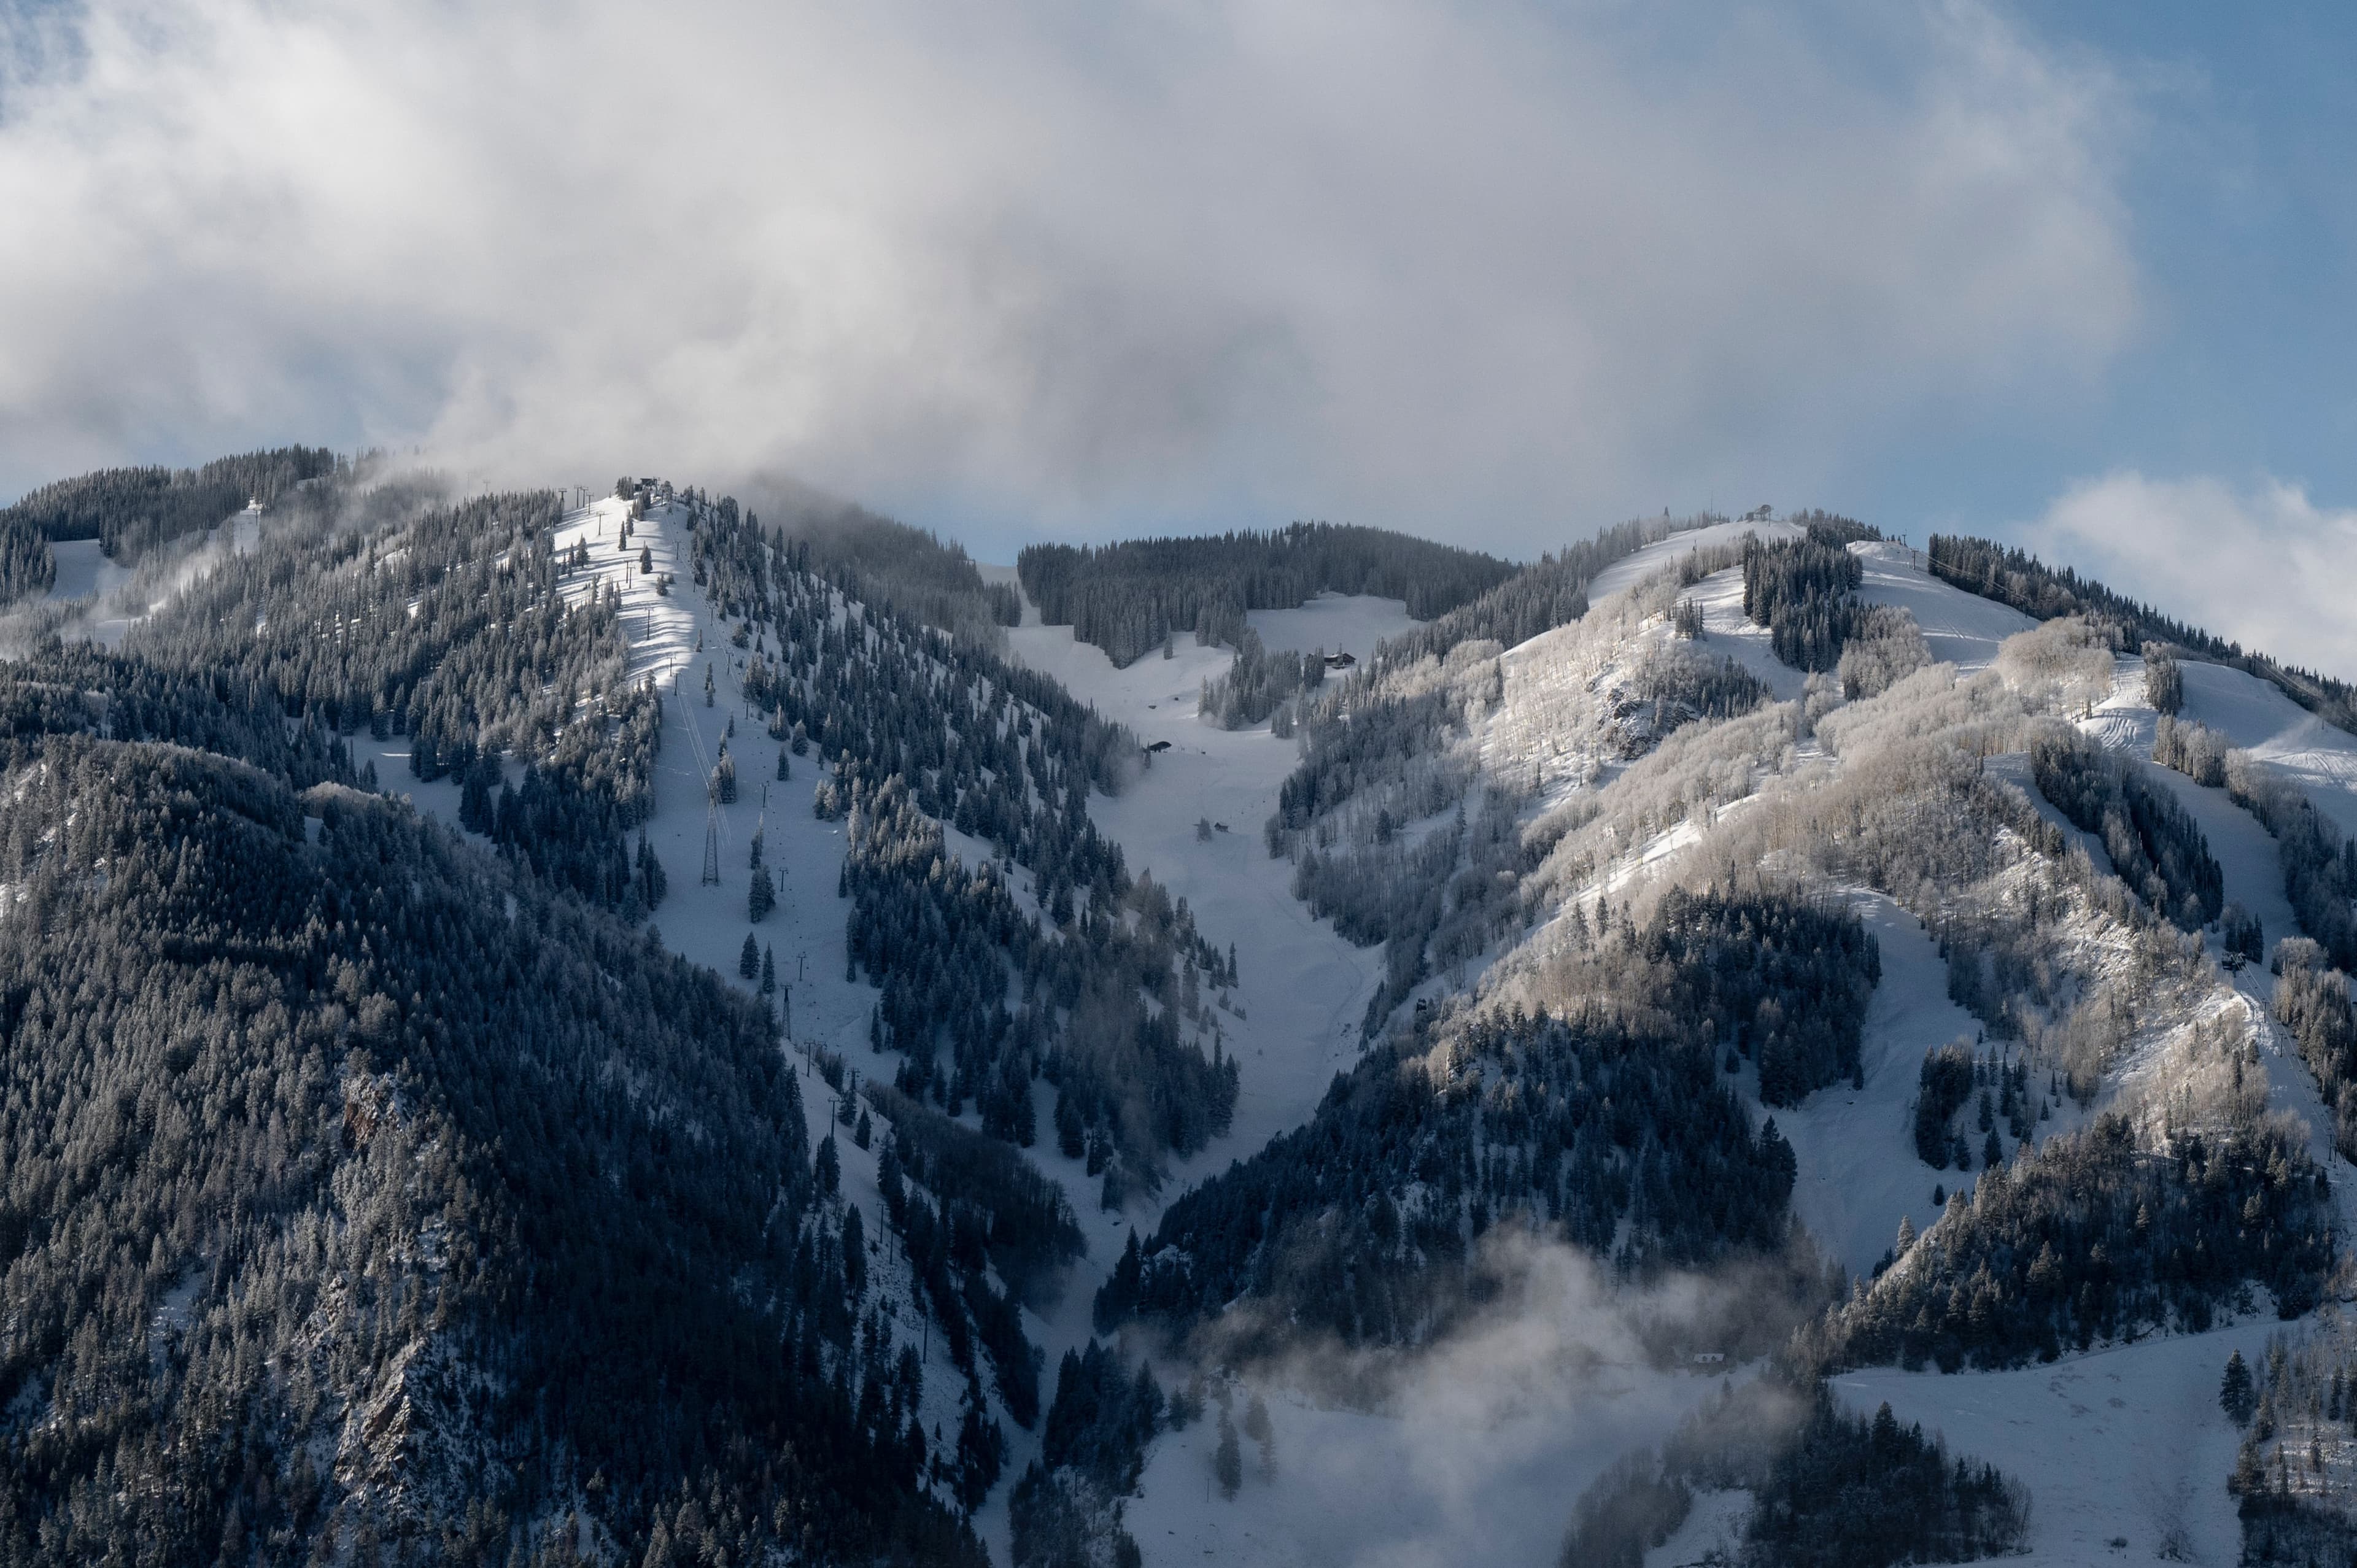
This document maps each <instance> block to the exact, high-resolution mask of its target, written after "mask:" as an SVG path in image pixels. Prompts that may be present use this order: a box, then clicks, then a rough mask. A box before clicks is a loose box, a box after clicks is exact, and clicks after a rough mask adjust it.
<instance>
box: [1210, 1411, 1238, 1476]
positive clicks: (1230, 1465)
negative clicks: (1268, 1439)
mask: <svg viewBox="0 0 2357 1568" xmlns="http://www.w3.org/2000/svg"><path fill="white" fill-rule="evenodd" d="M1211 1473H1212V1474H1213V1475H1214V1476H1216V1477H1218V1478H1219V1482H1220V1496H1222V1497H1223V1498H1233V1497H1234V1496H1235V1495H1236V1489H1237V1488H1238V1487H1242V1486H1243V1484H1244V1455H1243V1448H1242V1446H1240V1445H1239V1444H1237V1442H1236V1424H1235V1423H1234V1422H1232V1421H1230V1420H1229V1419H1228V1412H1226V1411H1224V1410H1223V1411H1222V1412H1220V1446H1219V1451H1218V1452H1217V1453H1216V1454H1214V1455H1212V1458H1211Z"/></svg>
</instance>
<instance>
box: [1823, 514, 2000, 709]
mask: <svg viewBox="0 0 2357 1568" xmlns="http://www.w3.org/2000/svg"><path fill="white" fill-rule="evenodd" d="M1849 549H1850V553H1851V554H1853V555H1855V556H1857V558H1858V560H1859V561H1860V562H1861V563H1862V564H1864V567H1865V572H1866V575H1865V578H1864V580H1863V581H1862V582H1860V583H1859V585H1858V589H1857V596H1858V597H1859V598H1861V599H1864V600H1865V601H1866V602H1867V603H1868V604H1872V605H1896V606H1898V607H1900V608H1901V609H1904V610H1906V611H1907V612H1909V613H1910V614H1911V615H1912V616H1914V618H1915V624H1916V625H1917V626H1919V627H1921V628H1922V630H1923V640H1924V641H1925V642H1927V643H1929V644H1931V647H1932V658H1933V659H1934V660H1938V661H1939V662H1941V663H1943V664H1953V665H1954V666H1955V667H1956V668H1957V669H1958V670H1959V671H1962V672H1964V673H1965V674H1967V675H1969V674H1972V673H1974V672H1975V671H1980V670H1985V669H1986V668H1987V667H1988V666H1989V665H1990V664H1991V663H1993V662H1994V661H1995V660H1996V650H1997V645H1998V644H1999V643H2001V642H2003V641H2004V640H2005V639H2007V638H2008V637H2011V636H2012V635H2013V634H2014V633H2016V632H2018V631H2028V630H2029V628H2031V627H2033V626H2036V625H2037V624H2038V623H2037V622H2036V621H2034V620H2031V619H2030V618H2029V617H2028V616H2026V615H2023V614H2022V613H2021V612H2020V611H2019V610H2017V609H2014V608H2012V607H2010V606H2007V605H2001V604H1998V603H1997V602H1996V600H1995V599H1985V598H1982V597H1981V596H1979V595H1977V594H1968V593H1966V592H1964V590H1963V589H1962V588H1957V587H1952V586H1950V585H1948V584H1946V583H1943V582H1942V581H1940V579H1938V578H1937V577H1934V576H1932V574H1931V572H1930V571H1929V570H1928V569H1927V568H1926V567H1925V565H1924V555H1923V553H1922V552H1921V551H1920V550H1913V549H1910V548H1909V547H1908V546H1906V545H1903V544H1894V543H1890V542H1875V541H1871V540H1869V541H1866V542H1860V543H1857V544H1853V545H1851V546H1850V547H1849Z"/></svg>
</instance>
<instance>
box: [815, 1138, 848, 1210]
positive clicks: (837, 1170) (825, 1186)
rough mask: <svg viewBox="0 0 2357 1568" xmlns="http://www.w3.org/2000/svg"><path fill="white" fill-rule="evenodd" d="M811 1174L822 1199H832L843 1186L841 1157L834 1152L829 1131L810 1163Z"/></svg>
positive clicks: (832, 1139) (832, 1140)
mask: <svg viewBox="0 0 2357 1568" xmlns="http://www.w3.org/2000/svg"><path fill="white" fill-rule="evenodd" d="M811 1173H812V1175H813V1176H816V1177H817V1179H818V1190H819V1196H820V1197H834V1193H835V1189H836V1188H837V1187H841V1186H842V1185H843V1156H842V1155H838V1154H836V1153H835V1152H834V1133H833V1131H831V1130H830V1131H829V1132H828V1133H827V1135H826V1142H825V1143H823V1144H820V1145H819V1146H818V1154H817V1155H816V1156H815V1157H814V1158H813V1160H812V1162H811Z"/></svg>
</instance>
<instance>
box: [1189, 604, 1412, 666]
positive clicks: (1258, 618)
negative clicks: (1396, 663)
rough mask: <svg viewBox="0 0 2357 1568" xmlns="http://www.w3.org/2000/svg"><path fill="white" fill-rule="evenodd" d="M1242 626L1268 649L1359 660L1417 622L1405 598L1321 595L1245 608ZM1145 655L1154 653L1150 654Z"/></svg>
mask: <svg viewBox="0 0 2357 1568" xmlns="http://www.w3.org/2000/svg"><path fill="white" fill-rule="evenodd" d="M1244 624H1245V625H1246V626H1248V627H1250V628H1253V630H1254V631H1255V632H1257V633H1259V634H1260V640H1261V646H1262V647H1264V648H1265V649H1267V650H1269V651H1270V652H1271V653H1308V652H1310V651H1311V650H1317V649H1323V650H1325V651H1326V652H1328V653H1350V654H1353V655H1355V656H1357V657H1358V658H1360V659H1361V660H1363V659H1365V658H1366V657H1367V655H1369V654H1370V653H1372V652H1373V651H1374V650H1375V644H1376V643H1378V642H1381V641H1383V640H1384V639H1386V638H1394V637H1398V636H1399V635H1401V634H1402V633H1404V632H1405V631H1408V630H1410V629H1411V628H1414V627H1415V626H1416V625H1418V624H1419V623H1418V622H1417V621H1416V620H1415V618H1413V617H1411V616H1410V615H1409V614H1408V613H1407V601H1406V600H1405V599H1380V598H1376V597H1374V596H1372V595H1369V594H1320V595H1318V596H1317V597H1316V598H1314V599H1311V600H1310V601H1309V602H1308V604H1306V605H1303V606H1302V607H1299V608H1298V609H1290V610H1246V611H1245V612H1244ZM1146 657H1147V658H1149V659H1150V658H1152V657H1154V656H1153V655H1152V654H1148V655H1146Z"/></svg>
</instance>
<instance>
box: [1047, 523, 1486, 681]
mask: <svg viewBox="0 0 2357 1568" xmlns="http://www.w3.org/2000/svg"><path fill="white" fill-rule="evenodd" d="M1015 564H1016V571H1017V575H1019V576H1020V578H1021V580H1022V583H1023V590H1024V592H1025V593H1027V594H1028V595H1029V596H1031V600H1032V602H1033V603H1034V604H1036V605H1038V606H1039V618H1040V619H1041V620H1043V621H1045V622H1046V623H1047V624H1048V625H1049V626H1069V627H1071V628H1072V635H1073V636H1074V637H1075V638H1077V639H1080V640H1081V641H1082V642H1085V643H1089V644H1091V645H1092V646H1093V647H1097V648H1101V649H1103V650H1104V651H1105V655H1106V657H1108V658H1110V659H1111V660H1113V661H1114V666H1115V667H1116V668H1120V667H1125V666H1127V665H1129V664H1131V663H1133V662H1135V660H1138V659H1140V658H1142V657H1144V656H1145V655H1146V654H1147V653H1149V652H1152V651H1155V650H1159V649H1160V648H1161V647H1162V646H1163V645H1164V643H1165V642H1167V641H1168V639H1170V638H1171V637H1172V636H1173V635H1174V634H1175V633H1178V632H1180V631H1192V632H1194V634H1195V635H1196V637H1197V638H1198V639H1200V641H1201V642H1202V643H1203V644H1204V645H1205V646H1206V647H1209V646H1211V645H1213V644H1222V645H1225V646H1228V647H1237V646H1240V645H1241V644H1242V641H1243V632H1244V615H1245V612H1247V611H1249V610H1275V609H1284V610H1289V609H1295V608H1297V607H1300V606H1301V605H1303V604H1306V603H1308V601H1309V600H1310V599H1311V598H1313V597H1315V596H1317V595H1318V594H1319V593H1322V592H1332V593H1338V594H1370V595H1373V596H1376V597H1379V598H1386V599H1402V600H1405V602H1406V604H1407V613H1408V614H1409V615H1410V616H1413V617H1414V618H1416V619H1418V620H1430V619H1432V618H1434V617H1436V616H1438V615H1441V614H1444V613H1445V612H1447V611H1449V610H1452V609H1455V608H1456V607H1458V606H1459V605H1462V604H1465V603H1467V602H1468V601H1469V600H1472V599H1474V598H1477V597H1479V596H1480V595H1482V594H1483V593H1486V592H1487V591H1489V590H1490V589H1491V588H1494V587H1496V586H1497V585H1499V584H1500V583H1502V582H1504V581H1505V580H1506V579H1507V578H1509V577H1510V576H1512V575H1513V574H1514V567H1513V565H1512V563H1510V562H1506V561H1501V560H1499V559H1498V558H1497V557H1495V556H1493V555H1485V554H1482V553H1480V552H1478V551H1472V550H1461V549H1458V548H1457V547H1456V546H1454V545H1448V544H1436V543H1434V542H1431V541H1429V540H1425V539H1417V538H1415V537H1414V536H1412V535H1409V534H1405V533H1394V532H1390V531H1389V530H1386V529H1380V528H1364V527H1360V526H1358V525H1355V524H1350V523H1332V522H1297V523H1294V524H1292V525H1290V526H1289V527H1286V528H1282V529H1276V530H1273V531H1271V532H1267V533H1257V532H1251V531H1249V530H1246V531H1243V532H1228V533H1222V534H1212V535H1204V536H1201V537H1198V538H1187V539H1168V538H1166V539H1133V540H1125V541H1123V542H1119V543H1116V544H1101V545H1094V546H1079V545H1071V544H1031V545H1026V546H1025V547H1024V549H1023V551H1022V553H1020V554H1019V555H1017V557H1016V563H1015Z"/></svg>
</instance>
